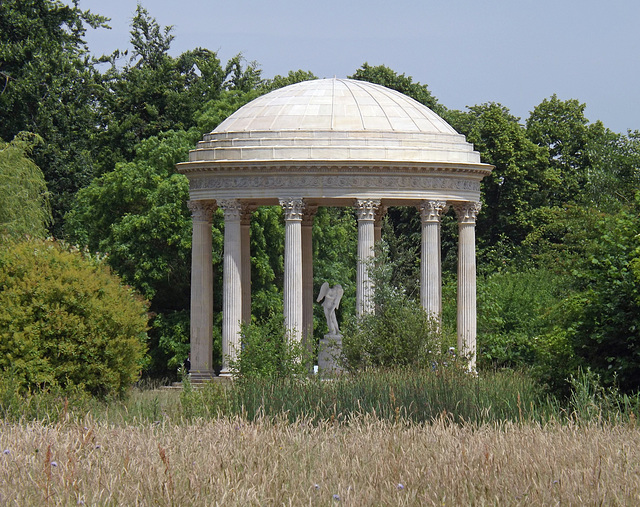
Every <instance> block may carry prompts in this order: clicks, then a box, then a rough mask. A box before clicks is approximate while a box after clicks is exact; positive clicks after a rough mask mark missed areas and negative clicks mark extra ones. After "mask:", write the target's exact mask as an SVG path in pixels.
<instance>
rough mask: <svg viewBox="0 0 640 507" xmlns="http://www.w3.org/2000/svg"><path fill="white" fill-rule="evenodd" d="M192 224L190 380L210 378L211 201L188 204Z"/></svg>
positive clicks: (190, 202) (211, 365)
mask: <svg viewBox="0 0 640 507" xmlns="http://www.w3.org/2000/svg"><path fill="white" fill-rule="evenodd" d="M188 206H189V209H190V210H191V217H192V221H193V236H192V243H191V318H190V321H191V325H190V347H191V349H190V350H191V352H190V353H191V369H190V373H191V375H192V376H193V377H201V378H210V377H213V375H214V373H213V364H212V362H213V262H212V246H211V218H212V215H213V212H214V210H215V209H216V205H215V202H213V201H189V202H188Z"/></svg>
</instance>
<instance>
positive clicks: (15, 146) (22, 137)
mask: <svg viewBox="0 0 640 507" xmlns="http://www.w3.org/2000/svg"><path fill="white" fill-rule="evenodd" d="M41 141H42V140H41V138H40V137H38V136H36V135H35V134H29V133H27V132H21V133H19V134H18V135H17V136H16V137H15V138H14V139H13V141H11V142H10V143H5V142H4V141H2V140H1V139H0V181H2V185H1V186H0V234H9V235H11V236H21V235H24V234H29V235H31V236H40V237H44V236H45V232H46V228H47V226H48V225H49V223H50V222H51V210H50V208H49V199H48V192H47V185H46V183H45V181H44V175H43V174H42V171H41V170H40V168H39V167H38V166H37V165H36V164H35V163H34V162H33V160H31V159H30V158H29V155H30V154H31V152H32V150H33V148H34V146H35V145H36V144H38V143H39V142H41Z"/></svg>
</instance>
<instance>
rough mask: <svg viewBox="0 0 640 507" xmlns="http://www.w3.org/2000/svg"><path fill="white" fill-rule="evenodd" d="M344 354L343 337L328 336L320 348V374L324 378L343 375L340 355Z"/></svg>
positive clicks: (321, 341) (325, 336) (336, 335)
mask: <svg viewBox="0 0 640 507" xmlns="http://www.w3.org/2000/svg"><path fill="white" fill-rule="evenodd" d="M341 354H342V335H341V334H326V335H324V338H322V339H321V340H320V345H319V347H318V373H319V374H320V375H322V376H324V377H326V376H331V375H336V374H339V373H342V372H343V371H344V370H343V368H342V367H341V366H340V355H341Z"/></svg>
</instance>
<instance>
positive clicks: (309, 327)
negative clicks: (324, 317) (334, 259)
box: [302, 206, 318, 352]
mask: <svg viewBox="0 0 640 507" xmlns="http://www.w3.org/2000/svg"><path fill="white" fill-rule="evenodd" d="M317 211H318V207H317V206H305V208H304V211H303V214H302V339H303V341H304V343H305V347H306V348H307V351H309V352H311V350H312V345H313V343H312V342H313V303H314V298H313V235H312V230H313V217H314V216H315V214H316V212H317Z"/></svg>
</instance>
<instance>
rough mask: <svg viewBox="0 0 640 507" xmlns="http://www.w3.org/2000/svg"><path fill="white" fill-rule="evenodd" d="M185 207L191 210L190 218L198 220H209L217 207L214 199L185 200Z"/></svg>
mask: <svg viewBox="0 0 640 507" xmlns="http://www.w3.org/2000/svg"><path fill="white" fill-rule="evenodd" d="M187 207H188V208H189V210H190V211H191V218H192V219H193V220H195V221H198V222H211V217H212V216H213V212H214V211H215V210H216V208H217V206H216V203H215V201H187Z"/></svg>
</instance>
